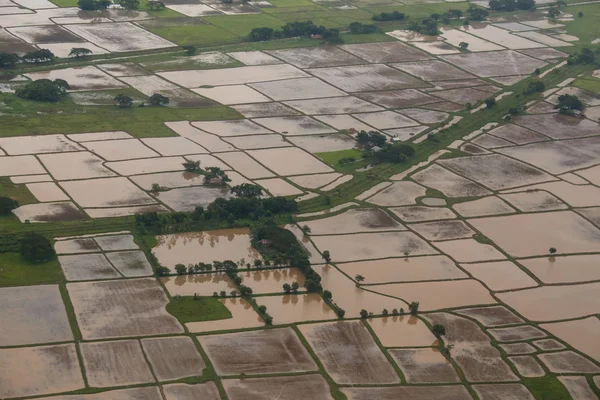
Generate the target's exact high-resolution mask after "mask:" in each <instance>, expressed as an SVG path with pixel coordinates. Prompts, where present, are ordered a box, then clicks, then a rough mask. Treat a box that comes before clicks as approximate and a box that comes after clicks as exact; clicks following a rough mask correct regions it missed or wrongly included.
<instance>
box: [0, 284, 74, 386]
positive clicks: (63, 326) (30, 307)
mask: <svg viewBox="0 0 600 400" xmlns="http://www.w3.org/2000/svg"><path fill="white" fill-rule="evenodd" d="M0 304H2V308H0V320H1V321H2V323H1V324H0V346H17V345H24V344H36V343H51V342H65V341H68V340H73V333H72V332H71V327H70V325H69V320H68V319H67V313H66V311H65V306H64V305H63V301H62V297H61V295H60V291H59V289H58V286H57V285H43V286H23V287H12V288H11V287H7V288H0ZM40 327H43V328H41V329H40ZM0 369H1V368H0ZM0 382H1V381H0ZM1 386H2V385H0V387H1ZM1 391H2V389H0V392H1Z"/></svg>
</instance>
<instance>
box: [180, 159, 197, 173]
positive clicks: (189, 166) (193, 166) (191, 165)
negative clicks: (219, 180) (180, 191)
mask: <svg viewBox="0 0 600 400" xmlns="http://www.w3.org/2000/svg"><path fill="white" fill-rule="evenodd" d="M181 165H183V168H185V170H186V171H187V172H195V173H198V172H200V161H192V160H186V162H184V163H183V164H181Z"/></svg>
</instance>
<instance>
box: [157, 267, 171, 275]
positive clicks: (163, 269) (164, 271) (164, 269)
mask: <svg viewBox="0 0 600 400" xmlns="http://www.w3.org/2000/svg"><path fill="white" fill-rule="evenodd" d="M154 273H155V274H156V276H167V275H169V274H170V273H171V270H170V269H169V268H167V267H163V266H162V265H159V266H158V267H156V270H155V271H154Z"/></svg>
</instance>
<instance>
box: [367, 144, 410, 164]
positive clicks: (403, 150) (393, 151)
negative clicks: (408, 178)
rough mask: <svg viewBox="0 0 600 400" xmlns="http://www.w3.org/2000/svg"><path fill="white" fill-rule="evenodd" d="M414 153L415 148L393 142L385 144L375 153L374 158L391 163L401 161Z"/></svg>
mask: <svg viewBox="0 0 600 400" xmlns="http://www.w3.org/2000/svg"><path fill="white" fill-rule="evenodd" d="M414 154H415V149H414V148H413V147H412V146H410V145H408V144H405V143H394V144H387V145H385V146H384V147H383V148H382V149H381V150H380V151H378V152H377V153H375V158H376V159H377V160H379V161H388V162H391V163H395V164H397V163H401V162H403V161H406V160H407V159H408V158H410V157H412V156H413V155H414Z"/></svg>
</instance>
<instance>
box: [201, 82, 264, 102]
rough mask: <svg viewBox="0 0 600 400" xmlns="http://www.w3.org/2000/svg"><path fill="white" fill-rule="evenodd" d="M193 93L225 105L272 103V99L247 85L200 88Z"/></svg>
mask: <svg viewBox="0 0 600 400" xmlns="http://www.w3.org/2000/svg"><path fill="white" fill-rule="evenodd" d="M193 91H194V92H196V93H198V94H199V95H200V96H204V97H208V98H209V99H211V100H214V101H217V102H219V103H221V104H225V105H232V104H250V103H267V102H269V101H271V99H269V98H268V97H266V96H263V95H262V94H261V93H260V92H258V91H256V90H254V89H252V88H250V87H248V86H245V85H231V86H217V87H213V88H198V89H193Z"/></svg>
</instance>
